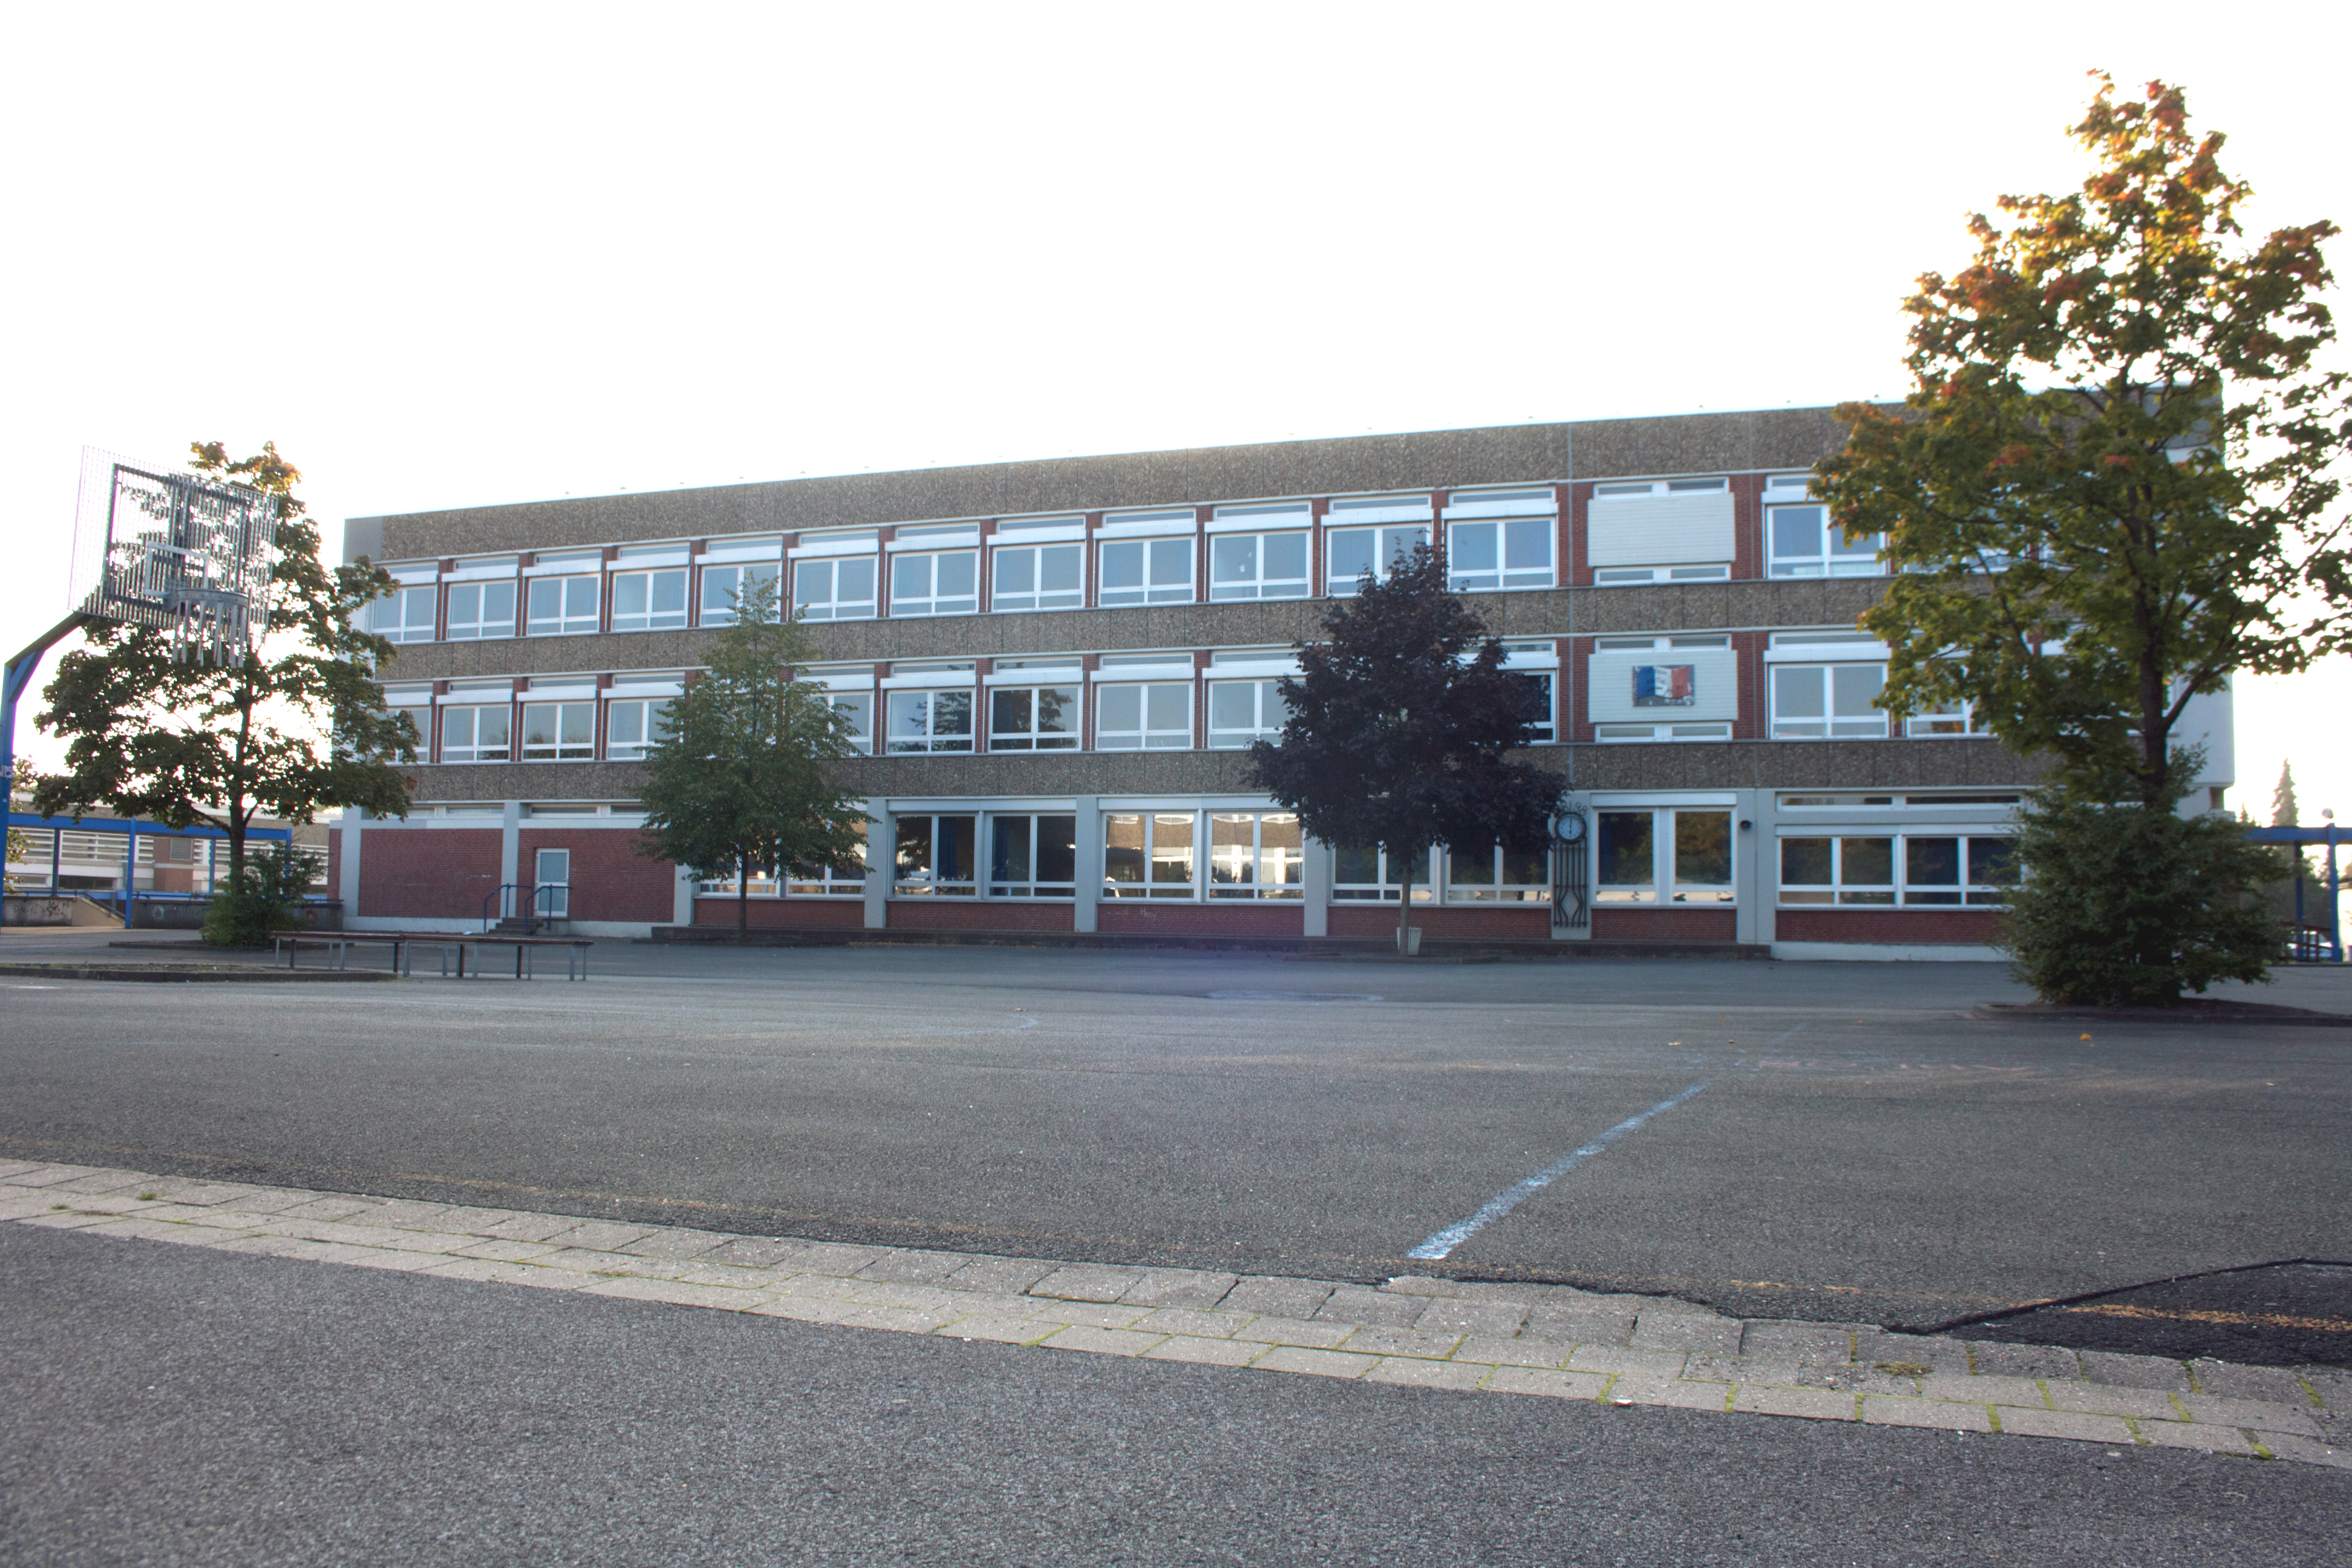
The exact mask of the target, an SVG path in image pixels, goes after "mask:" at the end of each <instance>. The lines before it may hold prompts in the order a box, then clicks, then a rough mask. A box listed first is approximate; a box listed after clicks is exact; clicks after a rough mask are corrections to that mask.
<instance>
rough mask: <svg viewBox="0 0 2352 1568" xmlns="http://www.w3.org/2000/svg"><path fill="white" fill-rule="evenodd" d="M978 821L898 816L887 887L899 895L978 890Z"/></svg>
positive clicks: (967, 894) (962, 895)
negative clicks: (893, 869)
mask: <svg viewBox="0 0 2352 1568" xmlns="http://www.w3.org/2000/svg"><path fill="white" fill-rule="evenodd" d="M893 749H894V750H895V749H896V748H895V747H894V748H893ZM979 821H980V819H979V818H978V817H976V816H901V817H899V818H898V873H897V876H896V877H895V879H893V885H892V887H891V889H890V890H891V891H892V892H894V893H896V894H898V896H900V897H901V898H904V897H908V896H909V895H912V896H916V897H935V898H943V899H947V898H952V899H969V898H971V896H972V895H973V894H974V893H975V892H977V891H978V884H977V883H976V882H975V881H974V880H973V878H972V867H973V861H972V858H971V848H972V833H973V829H974V827H975V826H977V825H978V823H979Z"/></svg>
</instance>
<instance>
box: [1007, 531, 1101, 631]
mask: <svg viewBox="0 0 2352 1568" xmlns="http://www.w3.org/2000/svg"><path fill="white" fill-rule="evenodd" d="M1008 562H1013V563H1016V568H1017V569H1016V575H1022V576H1025V577H1026V578H1027V579H1028V582H1029V586H1028V587H1027V588H1014V589H1013V590H1012V591H1010V592H1007V591H1006V589H1005V586H1004V579H1005V566H1006V563H1008ZM1049 564H1050V565H1052V566H1054V567H1055V568H1056V569H1057V570H1063V569H1066V571H1067V573H1068V576H1069V586H1068V587H1066V588H1064V587H1053V588H1048V587H1046V586H1045V572H1046V568H1047V566H1048V565H1049ZM1086 602H1087V547H1086V545H1085V543H1084V542H1080V541H1062V542H1052V543H1033V542H1026V541H1018V540H1016V542H1010V543H999V544H998V545H996V546H995V547H994V549H993V550H992V552H991V553H990V559H989V567H988V607H989V609H990V610H992V611H994V612H998V613H1016V614H1017V613H1019V612H1023V611H1037V610H1076V609H1082V608H1084V607H1085V605H1086Z"/></svg>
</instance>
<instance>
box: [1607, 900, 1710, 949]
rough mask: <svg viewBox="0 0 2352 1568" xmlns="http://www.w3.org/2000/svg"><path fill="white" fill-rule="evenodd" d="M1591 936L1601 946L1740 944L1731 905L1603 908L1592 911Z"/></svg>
mask: <svg viewBox="0 0 2352 1568" xmlns="http://www.w3.org/2000/svg"><path fill="white" fill-rule="evenodd" d="M1592 935H1593V939H1594V940H1595V941H1599V942H1737V941H1738V940H1739V916H1738V911H1737V910H1733V909H1732V908H1731V907H1730V906H1728V905H1726V906H1724V907H1722V908H1720V909H1711V910H1689V909H1684V910H1629V909H1609V908H1606V907H1603V908H1600V909H1596V910H1593V911H1592Z"/></svg>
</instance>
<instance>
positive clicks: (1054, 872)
mask: <svg viewBox="0 0 2352 1568" xmlns="http://www.w3.org/2000/svg"><path fill="white" fill-rule="evenodd" d="M1077 891H1078V819H1077V818H1076V817H1075V816H991V817H990V818H989V819H988V896H989V897H990V898H992V899H1068V898H1075V897H1076V896H1077Z"/></svg>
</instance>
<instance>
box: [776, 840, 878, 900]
mask: <svg viewBox="0 0 2352 1568" xmlns="http://www.w3.org/2000/svg"><path fill="white" fill-rule="evenodd" d="M856 834H857V860H858V869H856V870H854V871H836V870H834V869H833V868H830V867H827V866H794V867H793V868H791V870H790V872H789V873H788V876H787V879H786V881H785V884H784V891H785V892H786V893H789V894H791V895H793V897H795V898H815V899H823V898H835V899H837V898H845V897H848V896H851V895H855V894H861V893H863V892H865V891H866V865H867V864H868V862H867V858H866V824H864V823H862V822H861V823H858V824H856Z"/></svg>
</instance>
